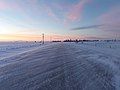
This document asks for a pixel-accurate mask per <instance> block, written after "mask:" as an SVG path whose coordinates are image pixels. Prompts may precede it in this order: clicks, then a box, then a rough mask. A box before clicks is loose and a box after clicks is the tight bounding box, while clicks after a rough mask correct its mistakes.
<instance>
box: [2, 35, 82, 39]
mask: <svg viewBox="0 0 120 90" xmlns="http://www.w3.org/2000/svg"><path fill="white" fill-rule="evenodd" d="M83 38H84V37H82V36H75V35H69V36H68V35H67V36H66V35H45V41H52V40H65V39H83ZM19 40H22V41H41V40H42V35H19V34H13V35H6V34H4V35H3V34H1V35H0V41H19Z"/></svg>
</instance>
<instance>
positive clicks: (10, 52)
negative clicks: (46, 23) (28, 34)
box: [0, 41, 42, 60]
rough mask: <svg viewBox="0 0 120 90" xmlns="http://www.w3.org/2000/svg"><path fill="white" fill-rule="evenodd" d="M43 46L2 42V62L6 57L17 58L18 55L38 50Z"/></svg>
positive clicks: (0, 50)
mask: <svg viewBox="0 0 120 90" xmlns="http://www.w3.org/2000/svg"><path fill="white" fill-rule="evenodd" d="M41 45H42V44H41V43H39V42H36V43H35V42H22V41H16V42H15V41H13V42H0V60H1V59H3V58H6V57H11V56H15V55H17V54H20V53H24V52H26V51H29V50H33V49H36V48H37V47H40V46H41Z"/></svg>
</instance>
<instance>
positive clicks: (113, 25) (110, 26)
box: [97, 6, 120, 35]
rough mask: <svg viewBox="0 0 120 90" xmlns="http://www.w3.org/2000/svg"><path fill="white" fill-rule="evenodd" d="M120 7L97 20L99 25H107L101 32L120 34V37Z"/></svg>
mask: <svg viewBox="0 0 120 90" xmlns="http://www.w3.org/2000/svg"><path fill="white" fill-rule="evenodd" d="M119 15H120V6H115V7H113V8H111V9H110V10H109V11H108V12H106V13H104V14H102V15H100V16H99V17H98V18H97V22H98V23H99V24H103V23H105V24H106V25H105V26H104V27H102V28H100V29H101V30H104V31H110V32H112V33H119V35H120V16H119Z"/></svg>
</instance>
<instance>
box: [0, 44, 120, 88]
mask: <svg viewBox="0 0 120 90" xmlns="http://www.w3.org/2000/svg"><path fill="white" fill-rule="evenodd" d="M7 45H8V44H6V45H5V44H3V46H4V47H7ZM10 45H11V46H12V44H10ZM17 45H18V44H16V45H15V44H14V45H13V47H16V46H17ZM19 45H23V46H25V45H27V44H19ZM19 45H18V46H19ZM32 45H33V47H34V49H33V47H32ZM37 45H38V46H37ZM29 46H31V47H29ZM1 47H2V44H1ZM25 48H26V52H23V53H22V50H21V48H19V49H13V48H12V49H11V50H10V51H12V52H14V51H15V52H16V51H17V50H18V51H19V50H20V53H19V54H16V55H14V56H11V57H9V58H3V59H1V60H0V90H120V42H84V43H83V44H82V43H63V42H61V43H52V44H50V43H49V44H47V45H40V44H39V43H35V44H34V43H31V44H28V45H27V46H26V47H25ZM23 49H24V48H23ZM1 50H2V49H1ZM5 50H6V52H7V51H9V49H5ZM24 50H25V49H24ZM0 52H1V51H0ZM12 52H11V53H12ZM2 53H3V52H2ZM5 54H6V55H7V53H4V55H5Z"/></svg>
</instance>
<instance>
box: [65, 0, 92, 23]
mask: <svg viewBox="0 0 120 90" xmlns="http://www.w3.org/2000/svg"><path fill="white" fill-rule="evenodd" d="M89 2H90V0H80V1H79V3H77V4H75V5H73V6H71V10H70V12H68V15H67V19H68V20H69V21H76V20H79V19H80V18H81V16H82V11H83V9H84V7H85V5H86V4H87V3H89Z"/></svg>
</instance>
